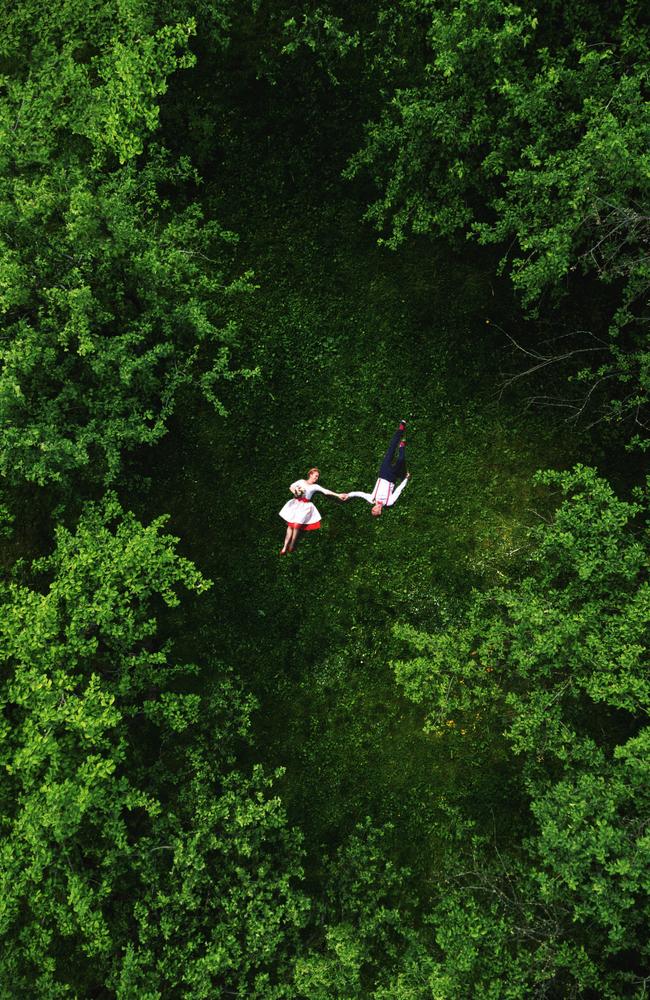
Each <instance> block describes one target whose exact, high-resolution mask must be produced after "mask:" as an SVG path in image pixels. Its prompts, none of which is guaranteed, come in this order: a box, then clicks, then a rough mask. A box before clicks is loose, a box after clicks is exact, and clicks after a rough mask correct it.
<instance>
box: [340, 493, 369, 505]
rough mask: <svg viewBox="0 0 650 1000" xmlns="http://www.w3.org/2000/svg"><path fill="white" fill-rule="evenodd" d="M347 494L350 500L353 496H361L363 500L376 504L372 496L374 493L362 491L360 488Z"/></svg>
mask: <svg viewBox="0 0 650 1000" xmlns="http://www.w3.org/2000/svg"><path fill="white" fill-rule="evenodd" d="M346 496H347V498H348V500H351V499H352V497H361V498H362V499H363V500H367V501H368V503H372V504H374V502H375V501H374V500H373V498H372V493H361V492H360V491H358V490H357V491H356V492H355V493H347V494H346Z"/></svg>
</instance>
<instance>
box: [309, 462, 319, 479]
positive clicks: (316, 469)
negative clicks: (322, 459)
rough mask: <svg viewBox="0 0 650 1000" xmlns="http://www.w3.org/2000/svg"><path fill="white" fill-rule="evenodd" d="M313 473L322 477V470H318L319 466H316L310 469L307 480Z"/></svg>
mask: <svg viewBox="0 0 650 1000" xmlns="http://www.w3.org/2000/svg"><path fill="white" fill-rule="evenodd" d="M312 472H317V473H318V475H319V476H320V469H319V468H318V466H316V465H315V466H314V468H313V469H310V470H309V472H308V473H307V479H309V477H310V476H311V474H312Z"/></svg>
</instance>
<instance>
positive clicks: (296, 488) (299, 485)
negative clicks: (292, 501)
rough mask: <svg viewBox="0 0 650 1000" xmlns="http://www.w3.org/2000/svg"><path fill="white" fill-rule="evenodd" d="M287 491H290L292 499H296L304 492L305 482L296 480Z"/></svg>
mask: <svg viewBox="0 0 650 1000" xmlns="http://www.w3.org/2000/svg"><path fill="white" fill-rule="evenodd" d="M289 490H290V492H291V493H293V495H294V497H297V496H298V494H299V493H304V492H305V480H304V479H296V481H295V483H292V484H291V486H290V487H289Z"/></svg>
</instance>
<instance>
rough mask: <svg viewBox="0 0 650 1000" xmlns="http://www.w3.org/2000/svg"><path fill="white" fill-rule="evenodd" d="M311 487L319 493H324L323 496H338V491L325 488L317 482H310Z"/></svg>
mask: <svg viewBox="0 0 650 1000" xmlns="http://www.w3.org/2000/svg"><path fill="white" fill-rule="evenodd" d="M311 489H312V490H317V491H318V492H319V493H324V494H325V496H328V497H337V496H338V493H335V492H334V490H326V489H325V487H324V486H319V485H318V484H317V483H312V484H311Z"/></svg>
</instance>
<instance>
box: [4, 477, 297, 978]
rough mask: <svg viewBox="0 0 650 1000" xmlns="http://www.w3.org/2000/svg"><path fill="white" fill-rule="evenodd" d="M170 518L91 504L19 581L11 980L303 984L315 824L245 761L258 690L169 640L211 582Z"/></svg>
mask: <svg viewBox="0 0 650 1000" xmlns="http://www.w3.org/2000/svg"><path fill="white" fill-rule="evenodd" d="M163 523H164V519H162V518H159V519H158V520H156V521H154V522H152V524H150V525H149V526H147V527H145V526H143V525H142V524H140V523H139V522H138V521H137V520H136V519H135V517H134V516H133V515H132V514H128V513H126V514H125V513H123V511H122V510H121V508H120V506H119V504H118V502H117V500H116V499H115V498H114V497H109V498H107V499H106V500H105V501H104V502H102V504H99V505H88V506H87V508H86V510H85V511H84V514H83V516H82V517H81V519H80V521H79V524H78V526H77V528H76V530H75V531H74V532H70V531H68V530H67V529H65V528H62V527H61V528H59V529H58V531H57V544H56V547H55V549H54V551H53V553H52V554H51V555H50V556H49V557H47V558H45V559H41V560H39V561H38V562H37V563H35V564H34V567H33V574H35V575H34V578H33V583H31V584H30V585H28V584H27V583H26V582H23V583H20V584H19V583H8V584H6V585H5V586H4V589H3V594H2V599H3V615H2V624H1V625H0V649H1V655H2V659H3V664H4V666H3V682H2V686H1V688H0V700H1V704H2V715H1V726H2V728H1V743H0V746H1V755H2V767H1V771H0V827H1V831H2V842H1V846H0V884H1V885H2V903H1V907H0V933H1V934H2V941H3V947H2V958H1V959H0V984H2V995H3V996H9V995H16V993H20V994H23V995H31V996H37V997H51V998H54V997H61V996H63V995H73V996H74V995H81V996H87V995H89V994H90V993H94V992H95V991H96V990H97V989H99V988H100V987H104V988H106V989H109V990H110V991H111V995H117V996H123V997H132V996H134V995H138V996H151V997H153V996H156V997H160V996H163V995H164V996H170V995H177V993H178V992H179V991H182V995H184V996H195V997H211V996H214V995H215V993H216V991H217V990H219V989H221V987H225V986H226V985H227V984H229V985H228V988H229V989H231V990H232V989H235V990H237V991H240V992H241V995H242V996H243V995H247V996H259V997H265V998H266V997H275V996H280V995H284V994H282V992H281V991H280V990H279V989H276V988H275V987H274V985H273V983H274V978H273V977H274V975H280V974H281V970H282V955H283V953H284V951H285V950H286V948H287V947H288V943H290V944H291V945H293V944H294V937H295V933H296V930H297V928H298V927H299V926H300V924H301V922H302V921H303V911H304V902H303V898H302V896H301V894H300V892H299V891H298V889H297V888H296V886H297V883H298V881H299V879H300V877H301V868H300V846H299V840H298V839H297V835H296V834H295V833H294V832H292V831H291V830H289V829H288V828H287V825H286V818H285V816H284V812H283V810H282V807H281V805H280V803H279V801H278V799H277V798H273V797H271V796H270V795H269V787H270V780H269V779H268V778H266V777H265V776H264V775H263V773H262V771H261V769H260V768H256V769H254V771H253V773H252V774H251V775H250V776H246V774H244V773H243V772H238V771H236V770H235V769H234V767H233V765H234V761H235V757H236V754H237V751H238V748H239V747H240V745H241V743H242V740H244V739H246V737H247V733H248V727H249V715H250V711H251V708H252V707H253V703H252V701H251V699H250V697H248V696H246V695H244V694H243V692H242V691H241V688H240V687H239V685H238V684H237V683H236V682H235V681H234V679H233V678H232V677H231V676H230V675H229V673H228V672H227V671H226V670H225V669H224V668H222V667H219V665H218V664H212V665H211V670H210V671H208V672H206V674H205V675H204V676H201V677H199V676H198V674H199V672H198V668H197V667H195V666H192V665H191V664H190V665H187V664H183V663H176V662H174V659H173V657H172V652H171V649H170V648H169V643H165V642H162V641H161V640H160V639H159V638H157V631H158V625H157V618H158V617H159V614H160V610H159V609H160V608H162V607H164V606H165V605H168V606H174V605H176V604H177V603H178V600H179V597H178V593H177V591H178V589H179V587H185V588H189V589H190V590H193V591H196V592H199V593H200V592H201V591H203V590H205V589H206V587H207V586H208V585H209V584H208V581H206V580H205V579H204V578H203V577H202V576H201V574H200V573H199V572H198V571H197V569H196V568H195V567H194V566H193V564H192V563H190V562H189V561H188V560H186V559H184V558H182V557H181V556H179V555H178V554H177V552H176V551H175V543H176V539H174V538H173V537H171V536H168V535H165V534H162V533H161V528H162V526H163ZM38 581H42V583H41V586H40V587H38V588H37V587H35V586H34V584H35V583H37V582H38ZM285 964H286V963H285ZM240 992H238V993H237V995H240ZM179 995H180V994H179Z"/></svg>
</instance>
